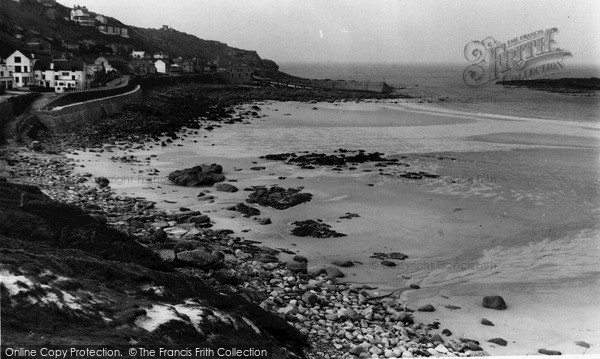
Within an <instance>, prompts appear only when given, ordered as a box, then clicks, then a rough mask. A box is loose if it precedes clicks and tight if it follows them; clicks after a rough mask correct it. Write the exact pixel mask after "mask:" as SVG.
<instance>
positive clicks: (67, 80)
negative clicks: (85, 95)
mask: <svg viewBox="0 0 600 359" xmlns="http://www.w3.org/2000/svg"><path fill="white" fill-rule="evenodd" d="M85 67H86V66H85V63H84V62H81V61H73V60H52V61H49V62H48V61H44V60H42V61H38V63H36V67H35V71H34V72H35V80H36V83H37V84H38V85H39V86H43V87H47V88H54V91H55V92H57V93H62V92H64V91H66V90H75V89H79V90H82V89H85V88H87V77H86V71H85Z"/></svg>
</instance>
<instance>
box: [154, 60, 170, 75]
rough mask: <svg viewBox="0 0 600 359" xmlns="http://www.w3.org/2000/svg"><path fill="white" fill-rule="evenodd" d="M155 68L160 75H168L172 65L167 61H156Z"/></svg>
mask: <svg viewBox="0 0 600 359" xmlns="http://www.w3.org/2000/svg"><path fill="white" fill-rule="evenodd" d="M154 67H156V72H158V73H160V74H168V73H169V71H170V69H171V64H170V63H169V61H167V60H162V59H159V60H156V62H155V63H154Z"/></svg>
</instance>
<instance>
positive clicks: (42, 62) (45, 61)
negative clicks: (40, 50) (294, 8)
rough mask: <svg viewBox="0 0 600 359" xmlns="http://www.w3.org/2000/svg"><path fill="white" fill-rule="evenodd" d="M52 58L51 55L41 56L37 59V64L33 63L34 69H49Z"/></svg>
mask: <svg viewBox="0 0 600 359" xmlns="http://www.w3.org/2000/svg"><path fill="white" fill-rule="evenodd" d="M51 62H52V60H51V59H50V58H49V57H40V58H39V59H37V60H36V61H35V65H33V69H34V70H48V69H49V68H50V63H51Z"/></svg>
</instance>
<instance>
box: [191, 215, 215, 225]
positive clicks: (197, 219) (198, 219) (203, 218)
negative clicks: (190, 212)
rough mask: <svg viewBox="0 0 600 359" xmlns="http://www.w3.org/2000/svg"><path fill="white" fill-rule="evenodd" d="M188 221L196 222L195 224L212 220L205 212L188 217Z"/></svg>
mask: <svg viewBox="0 0 600 359" xmlns="http://www.w3.org/2000/svg"><path fill="white" fill-rule="evenodd" d="M188 222H190V223H195V224H203V223H208V222H210V217H209V216H207V215H205V214H201V215H199V216H193V217H190V218H188Z"/></svg>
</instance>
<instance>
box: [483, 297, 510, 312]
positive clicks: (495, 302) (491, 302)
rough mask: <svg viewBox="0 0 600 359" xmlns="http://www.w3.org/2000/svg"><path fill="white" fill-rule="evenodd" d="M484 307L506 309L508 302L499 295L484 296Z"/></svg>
mask: <svg viewBox="0 0 600 359" xmlns="http://www.w3.org/2000/svg"><path fill="white" fill-rule="evenodd" d="M483 307H484V308H490V309H496V310H505V309H506V302H505V301H504V298H502V297H501V296H499V295H489V296H485V297H483Z"/></svg>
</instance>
